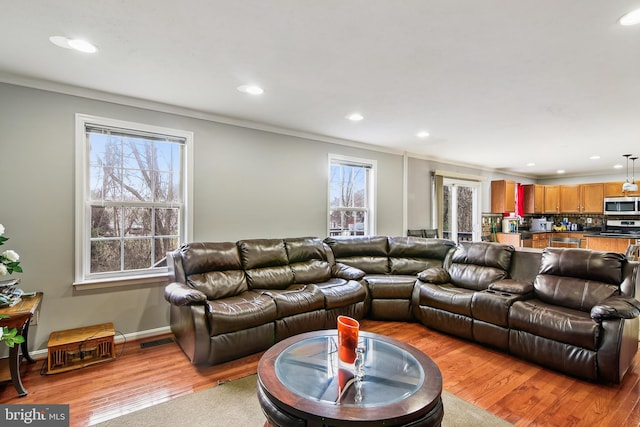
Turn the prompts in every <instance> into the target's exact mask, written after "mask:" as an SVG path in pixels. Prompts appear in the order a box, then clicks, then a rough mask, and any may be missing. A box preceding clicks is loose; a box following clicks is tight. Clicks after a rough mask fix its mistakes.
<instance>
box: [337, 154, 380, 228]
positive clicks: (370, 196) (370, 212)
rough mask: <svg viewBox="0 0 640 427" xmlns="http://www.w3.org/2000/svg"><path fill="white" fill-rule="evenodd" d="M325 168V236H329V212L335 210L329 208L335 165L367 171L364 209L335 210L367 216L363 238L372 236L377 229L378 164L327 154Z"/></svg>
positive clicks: (357, 158) (342, 208)
mask: <svg viewBox="0 0 640 427" xmlns="http://www.w3.org/2000/svg"><path fill="white" fill-rule="evenodd" d="M328 157H329V159H328V168H327V171H328V172H327V236H331V211H332V210H336V209H334V208H332V207H331V167H332V166H333V165H335V164H339V165H343V166H362V167H365V168H367V169H368V176H367V177H366V180H367V182H366V184H365V187H366V188H365V191H366V196H365V197H366V203H365V204H366V206H365V207H364V208H353V207H340V208H338V209H337V210H344V211H363V212H366V214H367V219H368V221H367V226H366V227H365V229H364V230H363V231H364V234H363V235H364V236H374V235H375V234H376V229H377V218H376V190H377V181H376V180H377V167H378V162H377V161H376V160H372V159H363V158H359V157H351V156H344V155H339V154H332V153H329V156H328Z"/></svg>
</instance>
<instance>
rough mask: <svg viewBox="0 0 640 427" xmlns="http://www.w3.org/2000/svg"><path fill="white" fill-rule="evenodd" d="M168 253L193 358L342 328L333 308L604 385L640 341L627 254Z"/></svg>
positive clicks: (385, 248) (329, 249)
mask: <svg viewBox="0 0 640 427" xmlns="http://www.w3.org/2000/svg"><path fill="white" fill-rule="evenodd" d="M576 251H577V252H576ZM168 262H169V270H170V276H171V283H170V284H169V285H168V286H167V287H166V289H165V298H166V299H167V300H168V301H169V302H170V303H171V309H170V316H171V320H170V322H171V328H172V330H173V332H174V334H175V335H176V337H177V341H178V343H179V344H180V346H181V347H182V349H183V350H184V352H185V353H186V354H187V356H188V357H189V359H190V360H191V361H192V363H209V364H215V363H220V362H222V361H226V360H230V359H233V358H237V357H240V356H243V355H246V354H250V353H254V352H258V351H261V350H264V349H266V348H268V347H269V346H270V345H272V344H273V343H275V342H276V341H278V340H281V339H283V338H286V337H287V336H290V335H293V334H297V333H300V332H305V331H309V330H315V329H334V328H335V325H336V318H337V315H338V314H346V315H348V316H351V317H355V318H358V319H360V318H362V317H369V318H374V319H379V320H402V321H414V320H417V321H419V322H422V323H423V324H425V325H426V326H428V327H430V328H433V329H437V330H441V331H443V332H447V333H450V334H453V335H457V336H460V337H462V338H465V339H470V340H474V341H476V342H479V343H483V344H486V345H490V346H492V347H496V348H499V349H501V350H503V351H506V352H510V353H513V354H515V355H518V356H520V357H522V358H525V359H528V360H531V361H533V362H536V363H539V364H541V365H544V366H548V367H550V368H553V369H557V370H559V371H562V372H565V373H567V374H570V375H574V376H578V377H581V378H585V379H589V380H596V381H602V382H619V381H620V380H621V379H622V377H623V376H624V373H625V372H626V370H627V369H628V367H629V364H630V363H631V361H632V359H633V357H634V355H635V354H636V352H637V349H638V329H639V327H640V326H639V320H638V317H639V316H640V303H639V302H638V301H637V300H636V299H635V298H634V297H635V290H636V286H637V285H636V283H637V282H638V274H639V273H638V263H636V262H628V261H627V260H626V258H625V257H624V256H622V255H620V254H611V253H603V252H595V251H589V250H585V249H563V248H547V249H545V250H544V251H523V250H514V248H513V247H512V246H510V245H500V244H496V243H485V242H473V243H471V242H464V243H460V244H459V245H455V244H454V243H453V242H451V241H449V240H445V239H424V238H416V237H385V236H373V237H349V238H335V237H329V238H327V239H325V240H324V244H323V242H322V241H320V240H319V239H314V238H301V239H267V240H259V239H257V240H244V241H239V242H236V243H230V242H228V243H191V244H187V245H184V246H182V247H181V248H180V249H179V250H178V251H176V252H173V253H170V254H169V255H168ZM579 295H582V296H584V298H586V299H585V300H584V301H583V302H582V303H581V305H579V306H578V305H576V304H577V301H578V300H580V298H581V297H580V296H579ZM577 321H578V322H579V326H576V328H573V326H574V325H575V322H577ZM589 331H590V332H589ZM589 334H591V335H589ZM585 360H586V361H585Z"/></svg>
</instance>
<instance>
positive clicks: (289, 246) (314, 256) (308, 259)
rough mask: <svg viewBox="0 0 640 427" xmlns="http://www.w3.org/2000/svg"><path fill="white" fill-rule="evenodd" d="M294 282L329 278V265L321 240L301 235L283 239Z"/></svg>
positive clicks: (320, 280)
mask: <svg viewBox="0 0 640 427" xmlns="http://www.w3.org/2000/svg"><path fill="white" fill-rule="evenodd" d="M284 244H285V248H286V250H287V257H288V259H289V265H290V266H291V270H292V271H293V280H294V282H295V283H322V282H326V281H327V280H329V279H330V278H331V265H330V264H329V261H328V260H327V253H326V250H325V246H324V245H323V243H322V240H320V239H317V238H315V237H301V238H294V239H285V240H284Z"/></svg>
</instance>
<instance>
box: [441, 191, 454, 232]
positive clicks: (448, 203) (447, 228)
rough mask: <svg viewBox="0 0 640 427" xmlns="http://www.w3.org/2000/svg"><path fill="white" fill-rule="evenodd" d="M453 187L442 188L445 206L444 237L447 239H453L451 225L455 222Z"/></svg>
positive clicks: (443, 208) (443, 207) (443, 211)
mask: <svg viewBox="0 0 640 427" xmlns="http://www.w3.org/2000/svg"><path fill="white" fill-rule="evenodd" d="M451 189H452V187H450V186H448V185H445V186H444V187H443V188H442V197H443V206H442V215H443V218H442V237H443V238H445V239H451V238H453V236H452V235H451V231H452V230H451V224H452V221H453V207H452V203H453V201H452V195H451Z"/></svg>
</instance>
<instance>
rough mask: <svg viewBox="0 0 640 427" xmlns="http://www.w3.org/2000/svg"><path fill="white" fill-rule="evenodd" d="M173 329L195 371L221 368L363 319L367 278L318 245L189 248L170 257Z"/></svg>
mask: <svg viewBox="0 0 640 427" xmlns="http://www.w3.org/2000/svg"><path fill="white" fill-rule="evenodd" d="M167 260H168V265H169V274H170V279H169V280H170V283H169V284H168V285H167V286H166V288H165V292H164V295H165V299H166V300H167V301H168V302H170V304H171V306H170V311H169V315H170V324H171V330H172V331H173V333H174V335H175V337H176V339H177V341H178V344H179V345H180V347H181V348H182V350H183V351H184V352H185V354H186V355H187V356H188V357H189V359H190V360H191V363H193V364H201V363H208V364H217V363H221V362H225V361H228V360H232V359H236V358H238V357H241V356H244V355H247V354H251V353H256V352H259V351H262V350H265V349H267V348H269V347H270V346H271V345H273V344H274V343H275V342H276V341H279V340H282V339H284V338H287V337H289V336H291V335H295V334H299V333H302V332H307V331H313V330H318V329H326V328H328V327H335V324H336V320H337V317H338V315H340V314H344V315H347V316H351V317H355V318H362V317H363V315H364V313H365V308H366V307H365V304H366V303H367V301H368V297H367V289H366V287H365V286H364V284H362V283H361V282H360V281H359V279H360V278H361V277H362V276H363V273H362V272H361V271H359V270H355V269H352V268H350V267H348V266H343V265H340V264H335V263H331V262H329V260H328V259H327V251H326V248H325V246H324V245H323V243H322V241H321V240H319V239H315V238H295V239H253V240H241V241H238V242H235V243H233V242H221V243H203V242H198V243H189V244H185V245H182V246H181V247H180V248H179V249H178V250H177V251H174V252H170V253H169V254H168V256H167Z"/></svg>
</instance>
